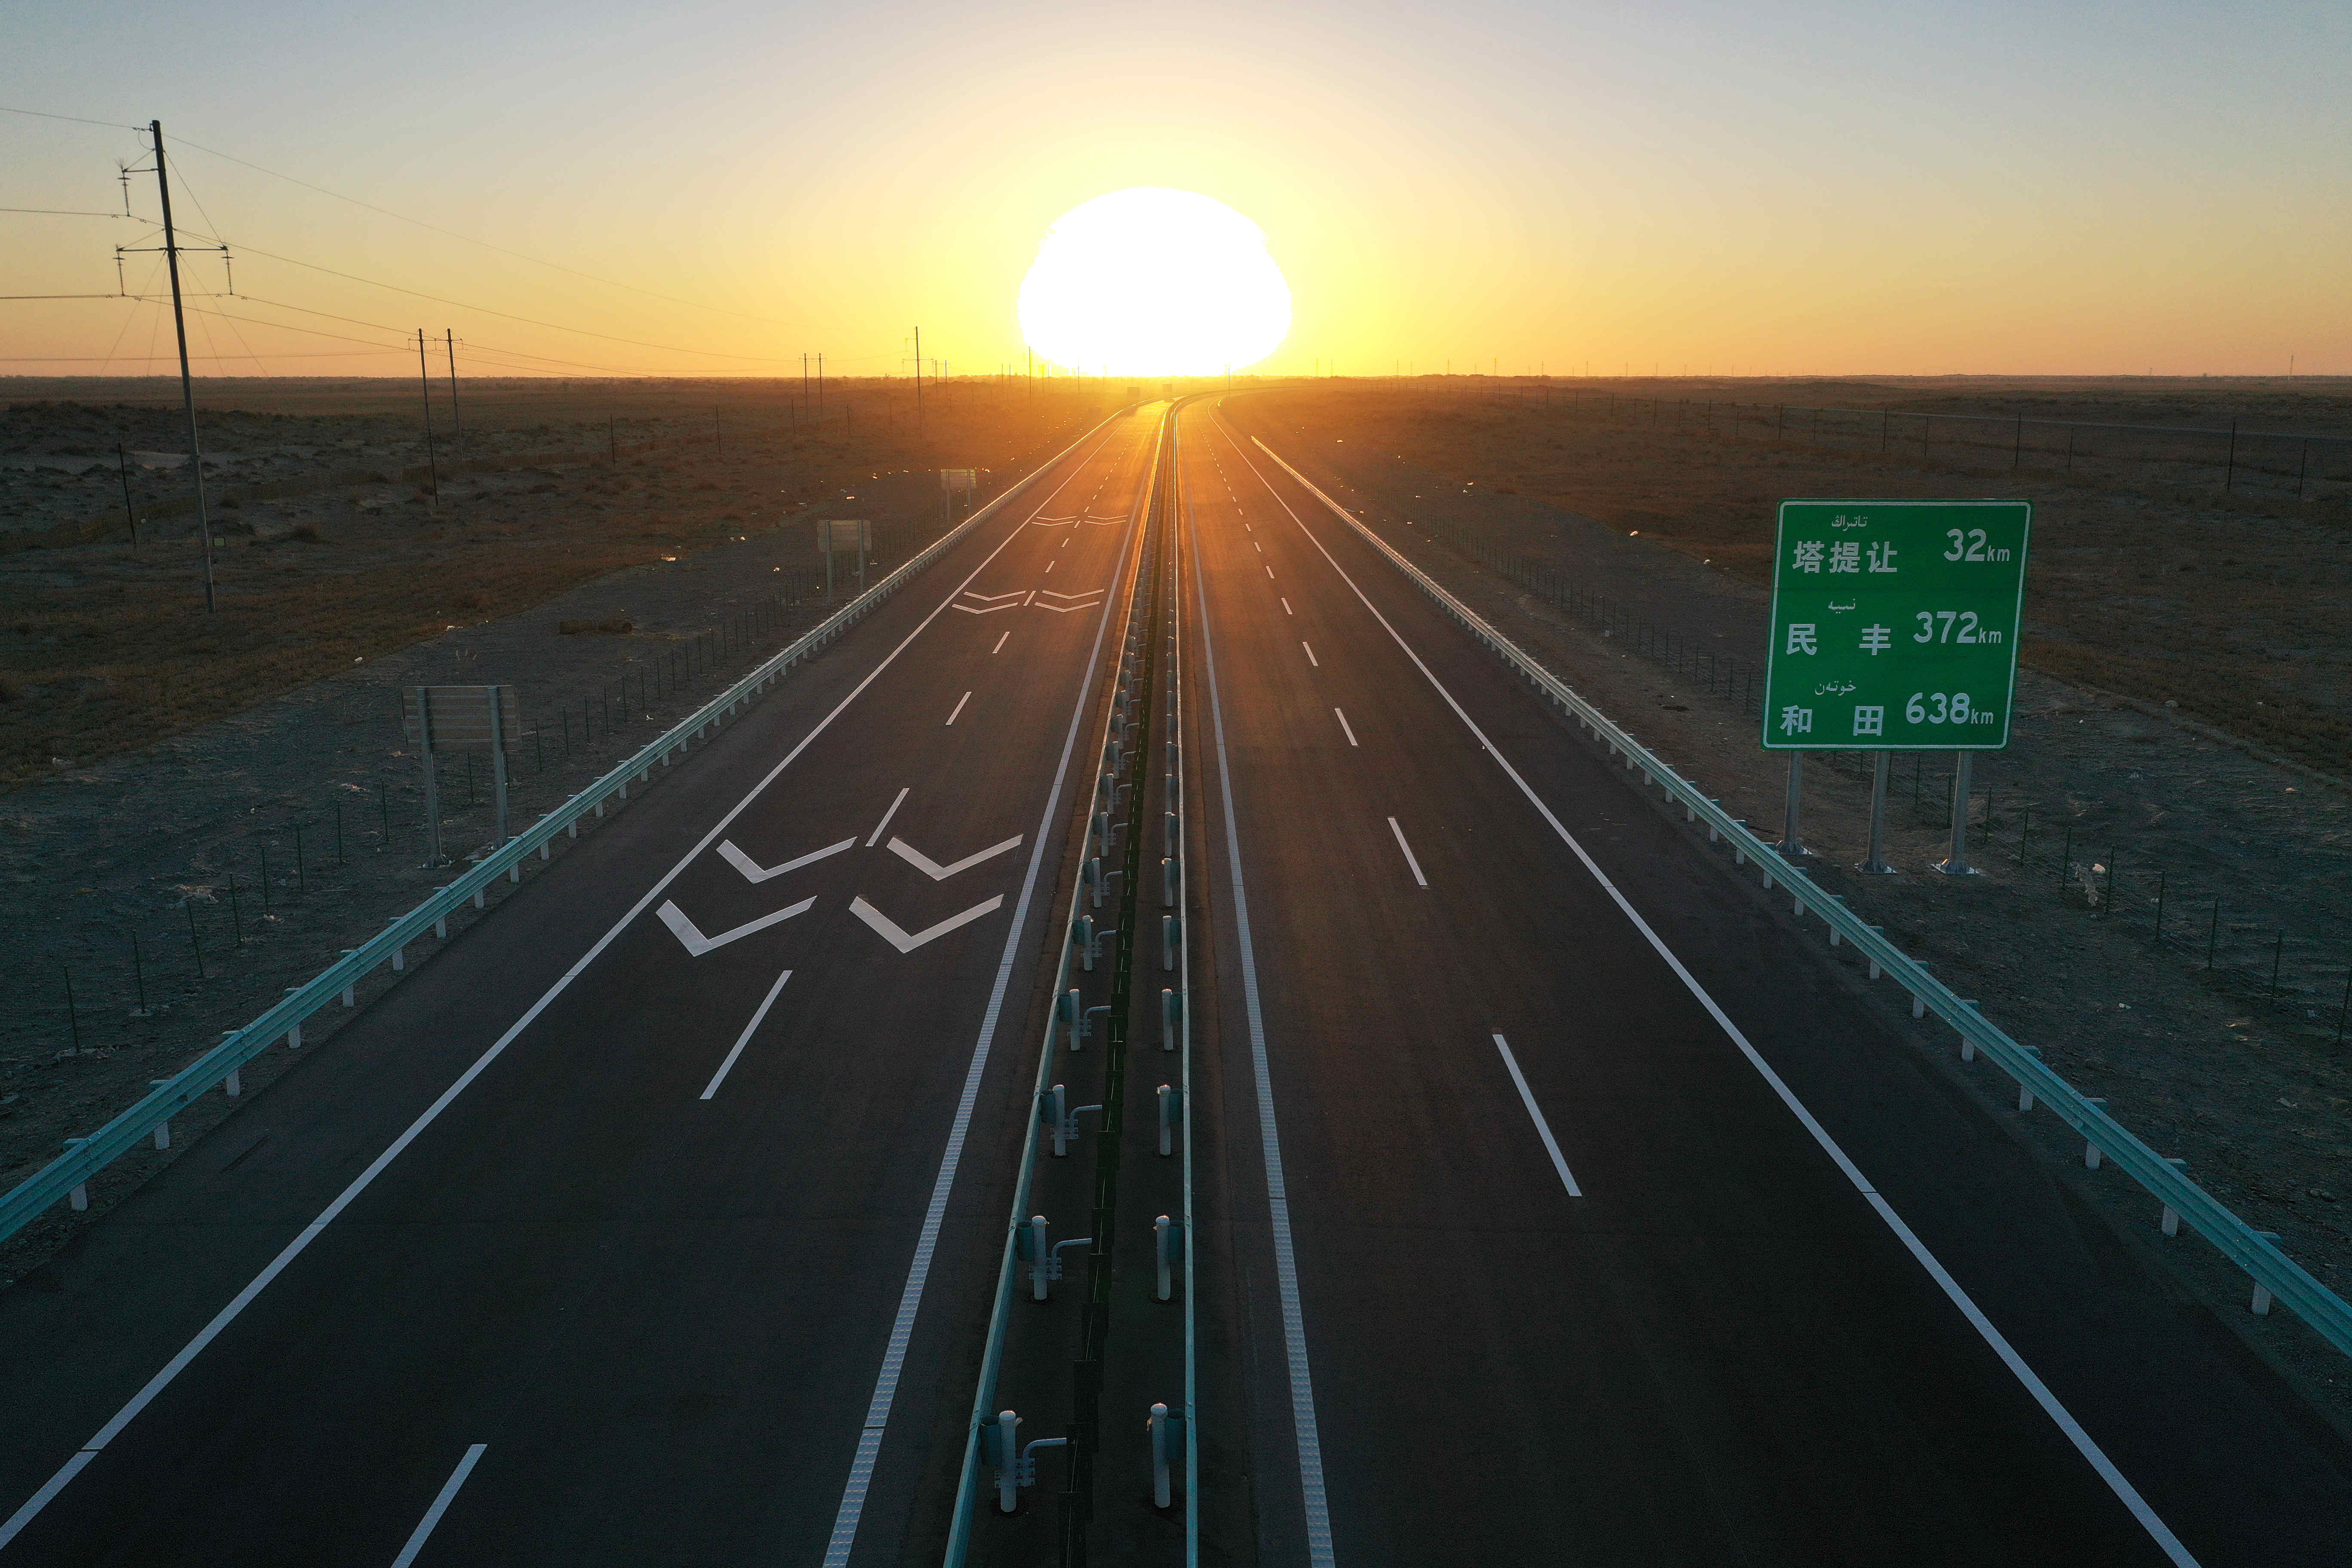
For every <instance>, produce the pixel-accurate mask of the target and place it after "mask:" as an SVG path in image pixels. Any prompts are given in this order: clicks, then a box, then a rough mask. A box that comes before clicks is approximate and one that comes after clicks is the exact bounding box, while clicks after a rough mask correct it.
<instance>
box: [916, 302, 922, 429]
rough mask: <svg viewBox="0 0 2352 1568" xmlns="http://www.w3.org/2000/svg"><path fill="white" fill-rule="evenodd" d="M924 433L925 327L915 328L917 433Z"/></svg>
mask: <svg viewBox="0 0 2352 1568" xmlns="http://www.w3.org/2000/svg"><path fill="white" fill-rule="evenodd" d="M922 433H923V329H922V328H920V327H917V328H916V329H915V434H916V435H918V436H919V435H921V434H922Z"/></svg>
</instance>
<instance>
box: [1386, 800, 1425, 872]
mask: <svg viewBox="0 0 2352 1568" xmlns="http://www.w3.org/2000/svg"><path fill="white" fill-rule="evenodd" d="M1389 831H1390V832H1391V833H1393V834H1395V835H1396V841H1397V847H1398V848H1400V849H1402V850H1403V851H1404V863H1405V864H1406V865H1408V866H1410V867H1412V879H1413V880H1414V881H1416V882H1419V883H1420V884H1421V885H1422V886H1423V887H1424V888H1426V887H1427V886H1429V879H1428V878H1426V877H1424V876H1423V875H1422V874H1421V862H1420V861H1418V860H1416V859H1414V858H1412V845H1410V844H1407V843H1406V842H1405V841H1404V829H1403V828H1402V827H1399V826H1397V819H1396V818H1395V817H1393V816H1391V817H1390V818H1389Z"/></svg>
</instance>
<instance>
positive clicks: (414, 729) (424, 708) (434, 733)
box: [400, 686, 522, 866]
mask: <svg viewBox="0 0 2352 1568" xmlns="http://www.w3.org/2000/svg"><path fill="white" fill-rule="evenodd" d="M400 706H401V717H402V719H403V721H404V724H405V728H406V729H407V731H408V741H409V743H410V744H411V745H413V746H415V748H416V750H417V754H418V755H419V756H420V757H422V758H423V759H424V763H425V864H426V865H428V866H438V865H439V864H441V860H442V855H441V795H440V789H439V784H440V780H439V769H438V767H437V766H436V759H437V758H439V756H440V755H441V753H443V752H488V753H489V754H490V783H491V785H492V788H493V791H494V793H495V795H496V797H497V801H498V808H499V828H498V832H499V837H498V841H499V843H500V844H504V843H505V842H506V841H507V837H508V835H507V752H509V750H510V749H512V748H513V747H516V746H519V745H520V744H521V743H522V703H521V700H520V698H518V697H517V696H516V694H515V689H514V688H513V687H511V686H412V687H409V688H407V689H405V690H404V691H403V692H402V693H401V704H400Z"/></svg>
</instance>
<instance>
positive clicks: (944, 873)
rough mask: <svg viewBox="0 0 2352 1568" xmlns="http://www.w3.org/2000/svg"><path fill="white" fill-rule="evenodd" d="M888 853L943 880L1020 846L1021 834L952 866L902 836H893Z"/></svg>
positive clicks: (938, 879) (924, 873) (936, 878)
mask: <svg viewBox="0 0 2352 1568" xmlns="http://www.w3.org/2000/svg"><path fill="white" fill-rule="evenodd" d="M1020 847H1021V835H1019V834H1018V833H1016V834H1014V835H1013V837H1010V838H1008V839H1006V840H1005V841H1004V842H1003V843H1002V844H992V845H990V846H989V847H987V848H985V849H983V850H982V851H981V852H980V853H979V854H977V855H967V856H965V857H964V858H962V859H961V860H959V861H957V862H956V863H955V864H954V865H952V866H942V865H940V863H939V862H938V861H936V860H934V859H932V858H930V857H929V856H928V855H926V854H924V853H923V852H922V851H921V850H919V849H918V848H916V847H914V846H913V845H911V844H909V843H908V842H907V841H906V840H905V839H903V838H893V839H891V840H890V842H889V844H888V845H887V848H888V849H889V851H890V853H891V854H893V855H896V856H897V857H898V858H899V859H901V860H904V861H905V862H906V863H907V864H908V865H909V866H912V867H913V868H915V869H916V870H918V871H920V872H921V873H922V874H923V875H924V876H926V877H929V879H931V880H932V881H934V882H944V881H946V880H947V879H949V878H950V877H952V876H954V875H955V874H956V873H957V872H959V871H969V870H971V868H973V867H974V866H977V865H979V864H980V863H981V862H982V860H989V859H993V858H995V857H997V856H999V855H1002V854H1003V853H1004V852H1005V851H1006V850H1007V849H1018V848H1020Z"/></svg>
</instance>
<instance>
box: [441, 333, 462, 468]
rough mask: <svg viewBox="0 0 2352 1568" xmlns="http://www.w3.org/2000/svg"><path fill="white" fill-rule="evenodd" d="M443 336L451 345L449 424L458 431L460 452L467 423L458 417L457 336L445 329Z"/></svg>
mask: <svg viewBox="0 0 2352 1568" xmlns="http://www.w3.org/2000/svg"><path fill="white" fill-rule="evenodd" d="M441 335H442V337H443V338H444V339H445V340H446V342H447V343H448V345H449V424H450V426H452V427H453V428H454V429H455V430H456V431H457V447H458V450H460V451H463V450H464V449H465V446H466V422H465V421H464V420H463V419H460V418H458V417H457V333H455V332H453V331H450V330H449V329H448V328H446V327H444V328H442V329H441Z"/></svg>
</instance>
